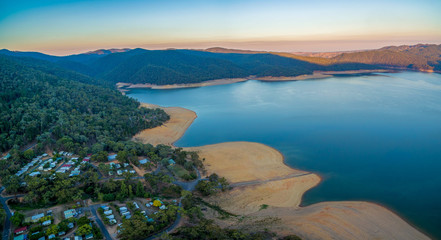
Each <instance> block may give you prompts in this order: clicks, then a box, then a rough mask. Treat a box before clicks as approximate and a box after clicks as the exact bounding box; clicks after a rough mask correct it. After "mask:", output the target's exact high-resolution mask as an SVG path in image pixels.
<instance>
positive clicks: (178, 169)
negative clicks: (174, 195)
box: [168, 165, 190, 178]
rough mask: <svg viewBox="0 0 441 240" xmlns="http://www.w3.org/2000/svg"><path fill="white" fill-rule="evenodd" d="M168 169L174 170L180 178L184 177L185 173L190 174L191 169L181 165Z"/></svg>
mask: <svg viewBox="0 0 441 240" xmlns="http://www.w3.org/2000/svg"><path fill="white" fill-rule="evenodd" d="M168 169H170V171H172V172H173V174H175V175H176V176H177V177H179V178H183V177H184V175H186V174H190V172H189V171H187V170H186V169H185V168H183V167H181V166H179V165H174V166H169V167H168Z"/></svg>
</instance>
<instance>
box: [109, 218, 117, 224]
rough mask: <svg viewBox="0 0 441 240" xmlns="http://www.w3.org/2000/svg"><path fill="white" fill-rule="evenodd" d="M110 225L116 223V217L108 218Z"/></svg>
mask: <svg viewBox="0 0 441 240" xmlns="http://www.w3.org/2000/svg"><path fill="white" fill-rule="evenodd" d="M109 223H110V225H114V224H116V223H117V221H116V219H110V220H109Z"/></svg>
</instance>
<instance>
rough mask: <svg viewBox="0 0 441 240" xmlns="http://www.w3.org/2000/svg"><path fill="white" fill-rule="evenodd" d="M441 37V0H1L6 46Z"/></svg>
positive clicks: (73, 49) (62, 48) (386, 41)
mask: <svg viewBox="0 0 441 240" xmlns="http://www.w3.org/2000/svg"><path fill="white" fill-rule="evenodd" d="M416 43H436V44H440V43H441V0H390V1H387V0H369V1H357V0H334V1H325V0H308V1H306V0H302V1H288V0H271V1H268V0H266V1H263V0H255V1H251V0H243V1H240V0H237V1H232V0H216V1H210V0H188V1H185V0H161V1H159V0H158V1H137V0H126V1H116V0H106V1H104V0H98V1H91V0H88V1H82V0H42V1H39V0H29V1H21V0H17V1H7V0H4V1H0V49H3V48H6V49H9V50H17V51H39V52H44V53H47V54H54V55H68V54H74V53H81V52H85V51H90V50H95V49H101V48H137V47H141V48H148V49H163V48H207V47H215V46H220V47H228V48H240V49H251V50H271V51H287V52H298V51H306V52H309V51H346V50H357V49H372V48H380V47H383V46H386V45H401V44H416Z"/></svg>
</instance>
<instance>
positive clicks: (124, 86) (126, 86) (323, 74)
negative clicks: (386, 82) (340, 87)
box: [116, 69, 390, 93]
mask: <svg viewBox="0 0 441 240" xmlns="http://www.w3.org/2000/svg"><path fill="white" fill-rule="evenodd" d="M381 72H390V70H385V69H376V70H351V71H315V72H314V73H313V74H305V75H299V76H293V77H290V76H287V77H272V76H266V77H254V76H249V77H246V78H225V79H216V80H209V81H204V82H200V83H187V84H169V85H155V84H150V83H145V84H141V83H139V84H132V83H124V82H119V83H117V84H116V87H117V89H118V90H119V91H121V92H123V93H124V92H127V91H130V89H133V88H150V89H178V88H195V87H206V86H216V85H225V84H232V83H238V82H245V81H248V80H258V81H265V82H281V81H300V80H308V79H323V78H330V77H333V76H334V75H336V74H339V75H341V74H343V75H344V74H347V75H350V74H363V73H381Z"/></svg>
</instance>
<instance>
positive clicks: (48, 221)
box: [41, 220, 52, 226]
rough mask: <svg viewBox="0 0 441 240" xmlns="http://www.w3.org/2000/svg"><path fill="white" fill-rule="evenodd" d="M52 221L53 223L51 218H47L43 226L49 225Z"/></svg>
mask: <svg viewBox="0 0 441 240" xmlns="http://www.w3.org/2000/svg"><path fill="white" fill-rule="evenodd" d="M51 223H52V221H51V220H46V221H44V222H43V223H42V224H41V225H43V226H49V225H51Z"/></svg>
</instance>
